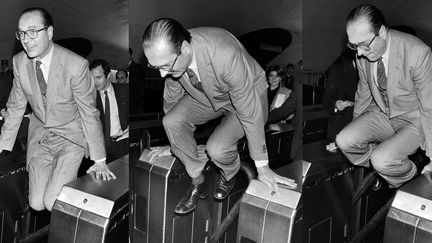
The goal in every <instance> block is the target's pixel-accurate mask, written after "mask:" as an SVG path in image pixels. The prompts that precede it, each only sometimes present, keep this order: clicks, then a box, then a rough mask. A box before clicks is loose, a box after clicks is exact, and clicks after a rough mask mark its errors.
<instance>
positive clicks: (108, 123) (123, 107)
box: [90, 59, 129, 162]
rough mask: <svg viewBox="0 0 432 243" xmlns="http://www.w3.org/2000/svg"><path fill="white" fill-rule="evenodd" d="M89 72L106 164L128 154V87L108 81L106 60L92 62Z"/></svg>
mask: <svg viewBox="0 0 432 243" xmlns="http://www.w3.org/2000/svg"><path fill="white" fill-rule="evenodd" d="M90 72H91V74H92V75H93V77H94V79H95V85H96V89H97V91H98V93H97V97H96V107H97V108H98V110H99V111H100V119H101V121H102V127H103V131H104V138H105V149H106V151H107V162H111V161H113V160H115V159H118V158H120V157H122V156H124V155H126V154H128V153H129V87H128V86H127V85H124V84H113V83H111V82H110V81H109V79H108V76H109V74H110V72H111V67H110V65H109V63H108V62H107V61H106V60H103V59H96V60H94V61H92V62H91V63H90ZM117 73H118V72H117Z"/></svg>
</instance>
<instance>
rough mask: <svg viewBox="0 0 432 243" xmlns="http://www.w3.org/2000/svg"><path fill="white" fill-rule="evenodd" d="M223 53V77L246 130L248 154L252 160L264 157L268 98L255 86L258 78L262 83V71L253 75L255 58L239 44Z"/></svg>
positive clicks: (263, 80)
mask: <svg viewBox="0 0 432 243" xmlns="http://www.w3.org/2000/svg"><path fill="white" fill-rule="evenodd" d="M224 56H225V58H226V59H225V61H224V67H223V68H224V75H223V78H224V80H225V82H226V83H227V85H228V92H229V97H230V99H231V102H232V105H233V106H234V108H235V112H236V114H237V117H238V118H239V120H240V123H241V124H242V127H243V130H244V131H245V134H246V138H247V141H248V146H249V151H250V155H251V158H252V159H253V160H255V161H256V160H267V159H268V155H267V148H266V143H265V134H264V124H265V117H266V115H267V102H262V100H261V99H265V100H267V93H266V92H265V90H263V91H258V89H256V88H255V85H256V84H255V82H256V80H257V79H262V82H264V83H265V75H264V71H262V72H261V76H257V75H255V74H254V72H253V71H252V70H253V69H254V68H256V67H255V66H254V67H251V66H249V65H254V64H255V61H254V60H251V57H250V56H249V55H248V54H247V53H244V52H243V51H242V50H241V49H240V48H238V49H235V48H230V50H228V51H226V52H224ZM256 65H257V64H256ZM258 82H261V80H260V81H258ZM263 103H265V104H263Z"/></svg>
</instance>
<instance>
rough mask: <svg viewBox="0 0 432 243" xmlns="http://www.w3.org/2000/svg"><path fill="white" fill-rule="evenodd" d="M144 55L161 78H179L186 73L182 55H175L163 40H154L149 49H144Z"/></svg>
mask: <svg viewBox="0 0 432 243" xmlns="http://www.w3.org/2000/svg"><path fill="white" fill-rule="evenodd" d="M144 54H145V56H146V57H147V60H148V62H149V64H150V65H151V66H154V67H156V68H157V69H158V70H159V72H160V75H161V77H163V78H164V77H165V76H167V75H171V76H172V77H173V78H179V77H181V76H182V75H183V73H184V72H185V71H186V68H187V65H185V59H183V56H184V55H183V54H182V53H179V54H177V53H176V52H175V51H173V49H172V48H171V45H170V44H169V43H168V42H167V41H165V40H155V41H154V43H152V44H151V45H150V46H149V47H147V48H144Z"/></svg>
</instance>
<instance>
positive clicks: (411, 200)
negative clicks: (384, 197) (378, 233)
mask: <svg viewBox="0 0 432 243" xmlns="http://www.w3.org/2000/svg"><path fill="white" fill-rule="evenodd" d="M393 242H413V243H422V242H432V174H430V173H427V174H424V175H422V176H420V177H417V178H416V179H414V180H413V181H411V182H409V183H407V184H406V185H404V186H402V187H401V188H400V189H399V190H398V191H397V192H396V196H395V198H394V200H393V203H392V205H391V208H390V210H389V212H388V214H387V218H386V224H385V231H384V243H393Z"/></svg>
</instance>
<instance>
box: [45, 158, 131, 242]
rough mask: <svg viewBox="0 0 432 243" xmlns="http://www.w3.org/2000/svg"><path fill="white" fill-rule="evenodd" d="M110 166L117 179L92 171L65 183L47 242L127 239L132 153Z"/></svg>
mask: <svg viewBox="0 0 432 243" xmlns="http://www.w3.org/2000/svg"><path fill="white" fill-rule="evenodd" d="M108 167H109V168H110V169H111V171H112V172H113V173H114V174H115V175H116V177H117V179H116V180H109V181H102V180H97V179H96V178H94V175H93V173H91V174H87V175H85V176H82V177H80V178H78V179H77V180H75V181H73V182H70V183H68V184H66V185H65V186H64V187H63V189H62V191H61V192H60V195H59V197H58V199H57V200H56V201H55V203H54V206H53V210H52V214H51V223H50V230H49V238H48V242H50V243H57V242H62V243H98V242H99V243H103V242H105V243H109V242H112V243H123V242H124V243H127V242H128V233H127V232H128V215H129V210H128V201H129V200H128V199H129V198H128V193H129V175H128V174H129V156H128V155H126V156H124V157H122V158H120V159H117V160H115V161H113V162H111V163H110V164H108Z"/></svg>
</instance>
